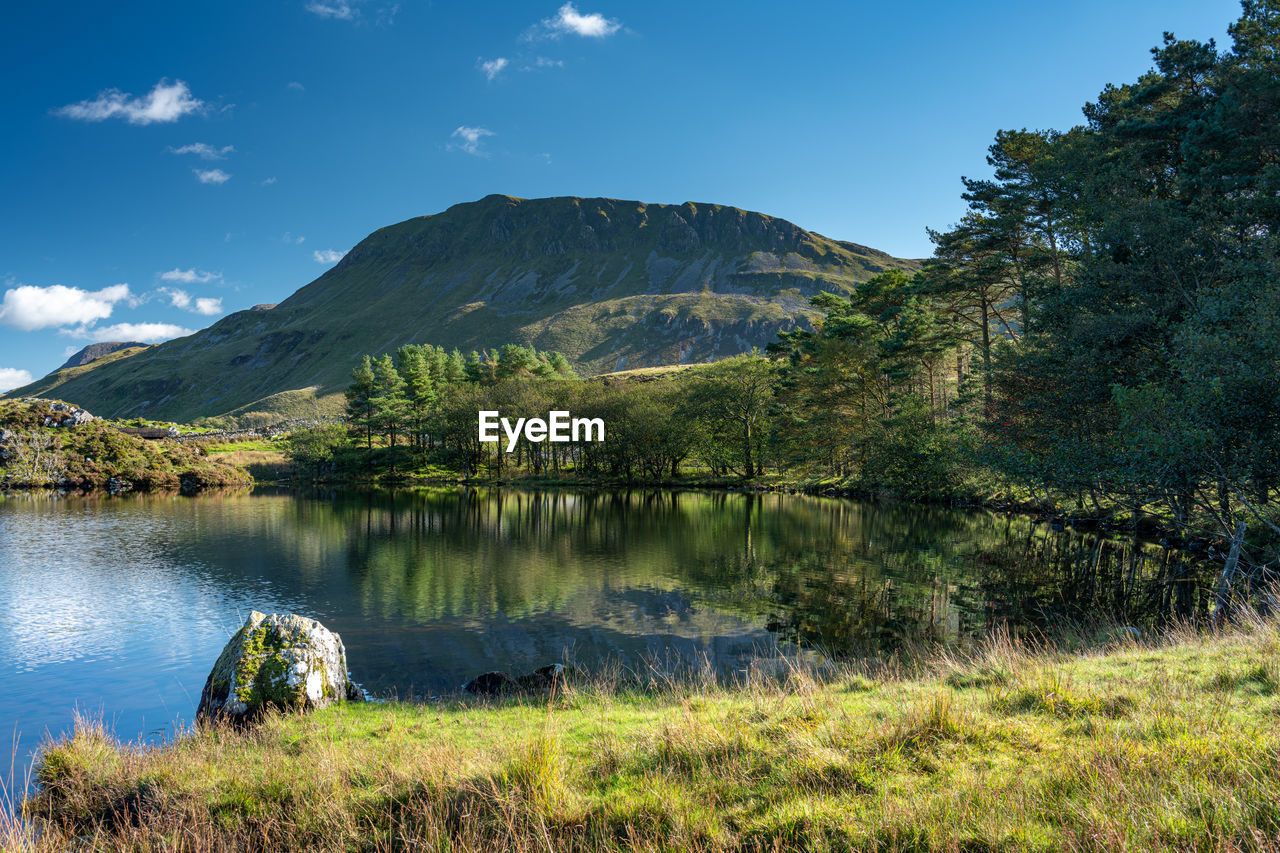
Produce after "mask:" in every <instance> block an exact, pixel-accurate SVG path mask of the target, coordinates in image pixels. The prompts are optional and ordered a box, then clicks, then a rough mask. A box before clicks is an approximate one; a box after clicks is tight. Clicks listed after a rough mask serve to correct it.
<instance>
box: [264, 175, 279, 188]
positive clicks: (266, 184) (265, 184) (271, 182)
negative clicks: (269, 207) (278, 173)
mask: <svg viewBox="0 0 1280 853" xmlns="http://www.w3.org/2000/svg"><path fill="white" fill-rule="evenodd" d="M275 182H276V179H275V178H274V177H270V178H267V179H266V180H265V181H263V182H262V185H263V186H264V187H269V186H271V185H272V184H274V183H275Z"/></svg>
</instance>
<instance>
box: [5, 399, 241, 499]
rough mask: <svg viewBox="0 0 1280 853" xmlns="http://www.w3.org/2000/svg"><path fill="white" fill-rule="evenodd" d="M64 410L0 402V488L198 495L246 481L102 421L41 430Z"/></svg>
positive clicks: (192, 449)
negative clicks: (134, 491) (167, 490)
mask: <svg viewBox="0 0 1280 853" xmlns="http://www.w3.org/2000/svg"><path fill="white" fill-rule="evenodd" d="M55 405H61V406H62V409H61V410H58V409H55V408H54V406H55ZM67 408H69V407H67V406H66V405H65V404H60V403H59V402H58V401H55V400H25V401H0V478H2V481H0V487H3V488H14V487H18V488H54V487H57V488H66V489H86V490H93V489H102V490H107V489H109V488H114V489H115V490H117V491H118V490H131V489H132V490H137V491H150V490H159V489H172V490H183V491H186V492H197V491H200V490H202V489H205V488H211V487H221V486H246V485H250V484H251V483H252V478H251V477H250V476H249V475H248V474H246V473H245V472H244V471H242V470H240V469H239V468H237V467H233V466H231V465H228V464H224V463H223V462H222V461H220V460H218V459H214V458H211V457H210V456H209V455H208V454H207V453H206V452H205V451H203V450H202V449H201V448H199V447H196V446H193V445H187V444H182V443H179V442H176V441H173V440H171V439H162V440H159V441H150V440H147V439H143V438H139V437H138V436H134V435H128V434H126V433H123V432H121V431H120V430H119V429H118V428H117V426H116V425H115V424H112V423H109V422H107V421H104V420H93V421H89V422H88V423H84V424H80V425H76V426H70V425H67V426H62V427H56V426H44V424H45V423H48V422H50V421H51V420H56V419H57V418H58V417H60V416H61V413H62V412H65V411H66V409H67Z"/></svg>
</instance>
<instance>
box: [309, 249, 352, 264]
mask: <svg viewBox="0 0 1280 853" xmlns="http://www.w3.org/2000/svg"><path fill="white" fill-rule="evenodd" d="M311 256H312V257H313V258H315V259H316V262H317V263H321V264H336V263H337V262H338V261H340V260H342V259H343V258H345V257H346V256H347V253H346V252H339V251H337V250H335V249H323V250H320V251H316V252H312V253H311Z"/></svg>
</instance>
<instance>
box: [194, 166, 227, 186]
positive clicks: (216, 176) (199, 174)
mask: <svg viewBox="0 0 1280 853" xmlns="http://www.w3.org/2000/svg"><path fill="white" fill-rule="evenodd" d="M191 171H192V172H194V173H195V176H196V180H197V181H199V182H200V183H202V184H225V183H226V182H227V181H229V180H231V176H230V175H228V174H227V173H226V172H224V171H222V170H221V169H192V170H191Z"/></svg>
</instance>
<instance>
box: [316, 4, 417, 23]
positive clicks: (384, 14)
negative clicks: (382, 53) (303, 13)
mask: <svg viewBox="0 0 1280 853" xmlns="http://www.w3.org/2000/svg"><path fill="white" fill-rule="evenodd" d="M364 3H365V0H309V2H308V3H307V4H306V5H305V6H303V8H304V9H306V10H307V11H308V12H310V13H311V14H313V15H318V16H319V17H321V18H328V19H329V20H332V21H366V20H368V16H366V15H365V14H364V12H363V10H362V9H361V6H363V5H364ZM372 12H373V16H372V17H373V23H374V24H376V25H377V26H380V27H389V26H391V25H392V24H394V23H395V22H396V15H397V14H398V13H399V12H400V4H399V3H388V4H384V5H381V6H375V7H372Z"/></svg>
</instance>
